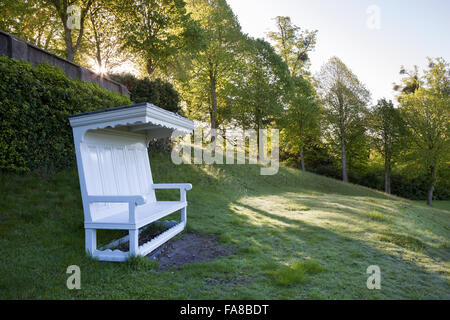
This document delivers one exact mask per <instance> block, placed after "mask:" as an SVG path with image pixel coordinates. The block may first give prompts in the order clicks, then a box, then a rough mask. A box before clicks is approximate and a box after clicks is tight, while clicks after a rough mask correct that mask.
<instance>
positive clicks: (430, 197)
mask: <svg viewBox="0 0 450 320" xmlns="http://www.w3.org/2000/svg"><path fill="white" fill-rule="evenodd" d="M435 180H436V168H435V165H434V163H432V164H431V166H430V185H429V188H428V197H427V205H429V206H431V207H432V206H433V191H434V183H435Z"/></svg>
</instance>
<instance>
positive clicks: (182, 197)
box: [152, 183, 192, 201]
mask: <svg viewBox="0 0 450 320" xmlns="http://www.w3.org/2000/svg"><path fill="white" fill-rule="evenodd" d="M152 189H153V190H156V189H179V190H180V201H186V190H191V189H192V184H190V183H155V184H153V185H152Z"/></svg>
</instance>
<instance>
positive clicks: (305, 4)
mask: <svg viewBox="0 0 450 320" xmlns="http://www.w3.org/2000/svg"><path fill="white" fill-rule="evenodd" d="M227 1H228V3H229V5H230V6H231V8H232V9H233V11H234V13H235V14H236V15H237V16H238V18H239V22H240V23H241V26H242V30H243V32H245V33H248V34H249V35H251V36H253V37H265V38H267V37H266V33H267V32H268V31H270V30H275V24H274V20H273V18H274V17H276V16H290V17H291V20H292V22H293V23H294V24H296V25H297V26H299V27H302V28H306V29H310V30H318V31H319V32H318V39H317V46H316V50H315V51H314V52H313V53H312V54H311V55H310V56H311V69H312V72H313V73H315V72H317V71H318V70H319V69H320V67H321V66H322V65H323V64H324V63H325V62H326V61H327V60H328V59H329V58H330V57H331V56H333V55H336V56H338V57H339V58H341V59H342V60H343V61H344V63H345V64H346V65H347V66H348V67H350V69H352V71H353V72H354V73H355V74H356V75H357V76H358V78H359V79H360V80H361V81H362V82H363V83H364V84H365V85H366V86H367V88H368V89H369V90H370V91H371V93H372V100H373V101H375V102H376V100H377V99H379V98H382V97H387V98H388V99H394V94H395V93H394V91H393V90H392V83H393V82H398V80H399V79H400V76H399V74H398V72H399V70H400V66H401V65H404V66H405V67H406V68H412V67H413V65H418V66H419V67H421V68H422V67H424V66H426V57H428V56H429V57H443V58H444V59H445V60H447V62H450V36H449V33H450V1H448V0H428V1H426V0H371V1H367V0H227ZM372 5H376V6H378V8H379V9H380V29H379V30H377V29H370V28H369V27H368V26H367V21H368V19H369V16H370V15H369V14H368V13H367V9H368V8H369V7H370V6H372Z"/></svg>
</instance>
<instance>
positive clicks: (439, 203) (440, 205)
mask: <svg viewBox="0 0 450 320" xmlns="http://www.w3.org/2000/svg"><path fill="white" fill-rule="evenodd" d="M414 202H415V203H417V204H421V205H424V206H426V205H427V200H416V201H414ZM433 207H435V208H437V209H442V210H448V211H450V201H448V200H433Z"/></svg>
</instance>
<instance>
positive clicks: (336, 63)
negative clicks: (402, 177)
mask: <svg viewBox="0 0 450 320" xmlns="http://www.w3.org/2000/svg"><path fill="white" fill-rule="evenodd" d="M318 80H319V92H320V95H321V98H322V103H323V106H324V125H325V128H324V131H325V136H326V137H327V139H328V141H329V142H330V143H331V145H332V146H333V147H334V149H335V153H336V154H340V157H341V161H342V171H343V180H344V181H347V161H348V163H349V167H361V165H364V163H365V162H367V159H368V144H367V141H366V140H367V137H366V120H367V114H368V109H367V104H368V102H369V100H370V92H369V91H368V90H367V89H366V88H365V86H364V85H363V84H362V83H361V82H360V81H359V79H358V78H357V76H356V75H355V74H354V73H353V72H352V71H351V70H350V69H349V68H348V67H347V66H346V65H345V64H344V63H343V62H342V61H341V60H340V59H339V58H338V57H332V58H330V60H329V61H328V62H327V63H326V64H325V65H324V66H322V68H321V70H320V73H319V76H318ZM347 157H348V160H347Z"/></svg>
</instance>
